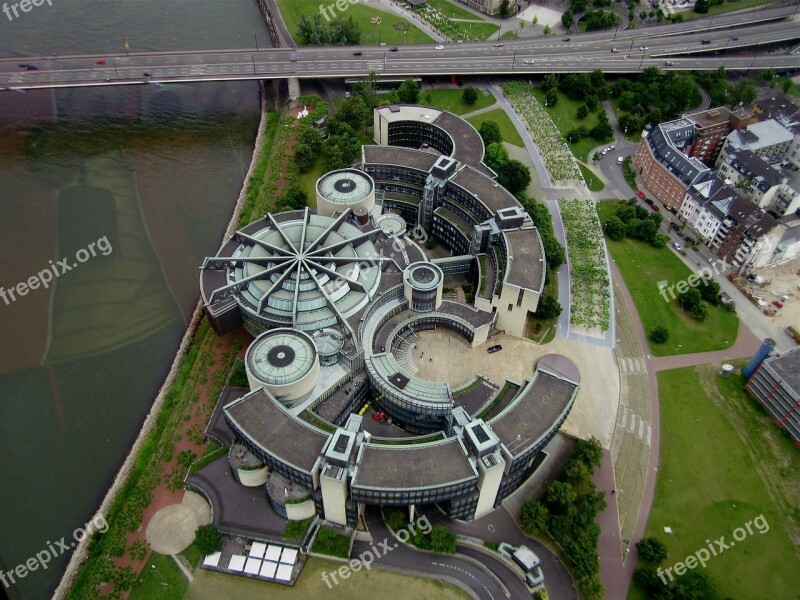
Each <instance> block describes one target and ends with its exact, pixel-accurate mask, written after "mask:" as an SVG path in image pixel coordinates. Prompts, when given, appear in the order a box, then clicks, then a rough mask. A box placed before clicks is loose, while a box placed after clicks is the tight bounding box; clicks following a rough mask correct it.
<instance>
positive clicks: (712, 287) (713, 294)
mask: <svg viewBox="0 0 800 600" xmlns="http://www.w3.org/2000/svg"><path fill="white" fill-rule="evenodd" d="M698 289H699V290H700V296H701V297H702V298H703V300H705V301H706V302H708V303H709V304H710V305H711V306H717V305H718V304H719V293H720V287H719V284H718V283H717V282H716V281H714V280H713V279H701V280H700V285H699V286H698Z"/></svg>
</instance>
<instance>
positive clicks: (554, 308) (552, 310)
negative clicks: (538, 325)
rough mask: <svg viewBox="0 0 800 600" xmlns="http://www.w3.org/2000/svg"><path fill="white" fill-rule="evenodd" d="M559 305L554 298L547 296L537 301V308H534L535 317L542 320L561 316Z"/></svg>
mask: <svg viewBox="0 0 800 600" xmlns="http://www.w3.org/2000/svg"><path fill="white" fill-rule="evenodd" d="M562 310H563V309H562V308H561V304H560V303H559V302H558V300H556V298H555V296H553V295H552V294H548V295H547V296H545V297H544V298H542V299H541V300H540V301H539V306H538V307H537V308H536V316H537V317H539V318H542V319H552V318H555V317H557V316H558V315H560V314H561V311H562Z"/></svg>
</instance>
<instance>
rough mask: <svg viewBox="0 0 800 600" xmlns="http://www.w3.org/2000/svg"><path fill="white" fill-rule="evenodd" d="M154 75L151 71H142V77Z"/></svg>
mask: <svg viewBox="0 0 800 600" xmlns="http://www.w3.org/2000/svg"><path fill="white" fill-rule="evenodd" d="M152 76H153V74H152V73H151V72H150V71H145V72H144V73H142V77H152Z"/></svg>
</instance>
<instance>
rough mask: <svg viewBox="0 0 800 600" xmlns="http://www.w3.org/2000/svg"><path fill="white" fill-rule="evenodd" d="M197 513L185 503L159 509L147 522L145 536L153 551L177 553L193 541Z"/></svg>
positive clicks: (196, 524)
mask: <svg viewBox="0 0 800 600" xmlns="http://www.w3.org/2000/svg"><path fill="white" fill-rule="evenodd" d="M197 526H198V519H197V513H196V512H195V510H194V509H193V508H192V507H191V506H188V505H186V504H171V505H170V506H165V507H164V508H162V509H161V510H159V511H158V512H157V513H156V514H155V515H154V516H153V518H152V519H150V522H149V523H148V524H147V531H146V533H145V537H146V539H147V543H148V544H150V547H151V548H152V549H153V551H154V552H158V553H159V554H177V553H178V552H182V551H183V550H185V549H186V548H188V547H189V546H190V545H191V543H192V542H193V541H194V532H195V530H196V529H197Z"/></svg>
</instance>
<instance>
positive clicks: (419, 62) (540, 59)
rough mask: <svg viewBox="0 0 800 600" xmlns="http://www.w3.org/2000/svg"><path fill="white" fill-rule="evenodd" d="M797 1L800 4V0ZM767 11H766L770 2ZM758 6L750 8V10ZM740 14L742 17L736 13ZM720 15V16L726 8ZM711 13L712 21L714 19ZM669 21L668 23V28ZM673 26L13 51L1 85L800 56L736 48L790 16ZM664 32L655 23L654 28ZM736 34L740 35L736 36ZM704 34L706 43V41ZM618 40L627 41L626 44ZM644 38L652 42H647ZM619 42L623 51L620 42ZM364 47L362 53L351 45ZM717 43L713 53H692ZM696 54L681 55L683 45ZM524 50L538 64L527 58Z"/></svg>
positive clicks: (791, 28)
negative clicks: (61, 52) (358, 41)
mask: <svg viewBox="0 0 800 600" xmlns="http://www.w3.org/2000/svg"><path fill="white" fill-rule="evenodd" d="M798 6H800V4H798ZM763 12H765V13H767V12H769V11H763ZM749 14H751V16H752V13H749ZM737 18H738V19H741V18H742V17H741V16H739V17H737ZM720 19H721V17H720ZM709 23H710V21H709ZM665 27H666V28H667V29H665ZM670 27H673V26H671V25H670V26H661V27H660V28H659V27H654V28H652V30H653V31H656V30H658V31H661V32H662V33H663V34H664V35H662V36H657V35H651V33H650V29H648V30H647V31H648V33H647V37H646V41H644V38H643V34H642V31H641V30H640V31H639V32H638V35H639V38H638V39H639V42H638V43H637V41H636V40H637V38H636V37H629V41H627V40H626V39H623V37H622V36H619V38H618V39H617V40H616V41H615V40H613V39H611V33H610V32H608V31H607V32H604V33H596V34H591V35H580V36H578V35H576V36H574V37H571V38H570V41H569V42H565V41H563V40H558V39H553V38H539V39H536V40H510V41H508V42H504V45H503V46H502V47H499V48H497V47H494V45H493V44H492V43H490V42H483V43H466V44H448V45H446V46H445V48H444V49H443V50H436V49H435V46H434V45H433V44H430V45H428V44H425V45H414V46H404V47H402V48H401V49H399V51H397V52H391V51H390V48H388V47H386V46H383V47H374V46H373V47H329V48H325V50H321V49H319V48H298V49H295V48H282V49H270V50H264V51H260V52H253V51H252V50H249V51H248V50H237V51H228V52H213V53H208V54H197V53H193V52H178V53H168V54H167V53H148V54H142V55H131V56H127V55H123V56H109V57H96V56H92V57H49V58H43V59H36V60H37V62H35V63H33V64H35V66H36V70H26V69H25V67H24V65H25V64H29V63H26V62H20V60H19V59H16V60H10V59H5V60H0V88H6V89H9V88H10V89H19V90H22V89H30V88H35V87H60V86H65V87H66V86H78V85H104V84H111V85H118V84H132V83H139V84H141V83H147V82H162V83H166V82H180V81H182V82H188V81H203V80H222V79H266V78H280V77H287V76H297V77H301V78H303V77H305V78H311V77H325V76H330V75H331V74H335V75H336V76H340V77H341V76H344V77H347V76H359V75H364V74H366V73H367V72H368V71H376V72H378V73H381V74H385V75H396V76H406V75H450V74H463V75H468V74H516V73H531V74H533V73H547V72H570V71H591V70H594V69H602V70H604V71H608V72H619V73H624V72H637V71H639V70H641V69H643V68H646V67H648V66H658V67H661V68H664V67H666V66H667V65H666V62H667V60H665V59H666V58H668V59H669V62H672V63H674V64H673V65H671V68H674V69H716V68H717V67H718V66H719V64H720V62H721V60H720V58H718V57H717V56H715V55H714V54H713V52H722V51H725V52H726V53H727V54H726V56H725V59H724V64H725V66H726V68H728V69H729V70H735V69H759V68H760V69H765V68H774V69H787V68H789V69H792V68H798V67H800V58H798V57H797V56H793V55H788V54H786V53H784V54H780V53H778V54H774V55H769V56H767V55H765V56H748V57H742V56H741V55H739V54H733V53H734V52H739V50H738V49H739V48H747V50H746V52H749V51H750V50H749V49H750V48H753V47H755V46H758V45H761V44H772V43H776V42H786V41H789V40H795V39H797V38H799V37H800V27H798V23H797V22H795V21H792V20H783V21H777V22H770V23H766V24H758V23H753V22H752V20H749V21H747V22H746V23H744V24H742V25H740V26H739V27H738V28H737V29H730V28H727V29H717V28H716V27H714V28H713V29H709V27H708V26H705V28H699V29H698V28H697V27H695V28H694V30H693V31H692V32H690V33H684V34H682V35H678V36H676V35H667V34H666V32H670V31H672V30H671V29H669V28H670ZM656 33H657V31H656ZM734 38H736V39H734ZM703 40H706V41H707V42H708V43H705V44H704V43H703ZM621 42H626V43H627V44H628V46H627V48H626V47H625V46H623V44H622V43H621ZM644 45H646V46H647V49H645V50H643V49H641V48H644V47H645V46H644ZM613 49H616V50H617V52H614V51H613ZM356 52H358V53H360V54H358V55H356V54H354V53H356ZM697 52H706V53H708V52H711V53H712V54H710V55H709V54H693V53H697ZM681 54H683V55H686V54H690V56H676V55H681ZM526 60H528V61H529V62H530V61H533V64H526V62H525V61H526Z"/></svg>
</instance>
